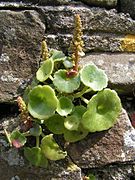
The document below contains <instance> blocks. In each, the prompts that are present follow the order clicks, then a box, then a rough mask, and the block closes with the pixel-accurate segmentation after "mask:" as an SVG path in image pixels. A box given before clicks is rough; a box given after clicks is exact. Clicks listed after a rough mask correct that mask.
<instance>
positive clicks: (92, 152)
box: [67, 110, 135, 168]
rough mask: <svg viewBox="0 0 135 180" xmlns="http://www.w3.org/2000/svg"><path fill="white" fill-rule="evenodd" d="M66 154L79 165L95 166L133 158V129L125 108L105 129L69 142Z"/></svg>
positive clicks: (134, 137) (85, 166) (134, 133)
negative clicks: (113, 124) (108, 127)
mask: <svg viewBox="0 0 135 180" xmlns="http://www.w3.org/2000/svg"><path fill="white" fill-rule="evenodd" d="M67 151H68V154H69V155H70V157H71V158H72V160H73V161H74V163H76V164H77V165H78V166H79V167H81V168H95V167H101V166H105V165H108V164H111V163H117V162H119V163H126V162H129V161H134V159H135V129H134V128H133V127H132V126H131V123H130V120H129V118H128V116H127V113H126V111H125V110H123V111H122V113H121V115H120V116H119V118H118V122H117V123H116V124H115V126H114V127H112V128H111V129H109V130H107V131H103V132H97V133H91V134H89V135H88V136H87V137H86V138H85V139H84V140H82V141H80V142H77V143H73V144H70V145H69V146H68V147H67Z"/></svg>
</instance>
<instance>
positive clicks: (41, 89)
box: [28, 85, 58, 120]
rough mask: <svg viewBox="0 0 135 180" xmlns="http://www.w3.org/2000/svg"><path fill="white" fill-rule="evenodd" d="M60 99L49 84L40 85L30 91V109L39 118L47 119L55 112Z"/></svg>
mask: <svg viewBox="0 0 135 180" xmlns="http://www.w3.org/2000/svg"><path fill="white" fill-rule="evenodd" d="M57 104H58V99H57V97H56V96H55V92H54V90H53V89H52V88H51V87H50V86H48V85H44V86H41V85H38V86H36V87H35V88H33V89H32V90H31V91H30V93H29V103H28V110H29V112H30V114H31V115H32V116H33V117H34V118H37V119H41V120H42V119H46V118H49V117H50V116H52V115H53V114H54V113H55V110H56V108H57Z"/></svg>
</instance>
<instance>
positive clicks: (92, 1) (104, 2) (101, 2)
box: [81, 0, 117, 7]
mask: <svg viewBox="0 0 135 180" xmlns="http://www.w3.org/2000/svg"><path fill="white" fill-rule="evenodd" d="M81 1H82V2H84V3H86V4H88V5H94V6H95V5H96V6H100V7H115V6H116V5H117V0H81Z"/></svg>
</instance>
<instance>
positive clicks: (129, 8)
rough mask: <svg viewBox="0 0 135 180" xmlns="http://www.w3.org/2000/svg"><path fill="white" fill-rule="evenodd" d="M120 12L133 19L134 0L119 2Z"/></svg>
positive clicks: (134, 11) (134, 17) (134, 12)
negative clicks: (127, 14)
mask: <svg viewBox="0 0 135 180" xmlns="http://www.w3.org/2000/svg"><path fill="white" fill-rule="evenodd" d="M120 7H121V11H122V12H124V13H129V14H130V15H131V17H132V18H133V19H135V1H134V0H120Z"/></svg>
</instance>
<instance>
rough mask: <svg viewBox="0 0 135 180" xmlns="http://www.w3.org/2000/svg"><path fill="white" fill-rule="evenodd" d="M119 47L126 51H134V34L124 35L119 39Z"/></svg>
mask: <svg viewBox="0 0 135 180" xmlns="http://www.w3.org/2000/svg"><path fill="white" fill-rule="evenodd" d="M121 49H122V50H123V51H127V52H135V35H126V36H125V37H124V38H123V39H122V41H121Z"/></svg>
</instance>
